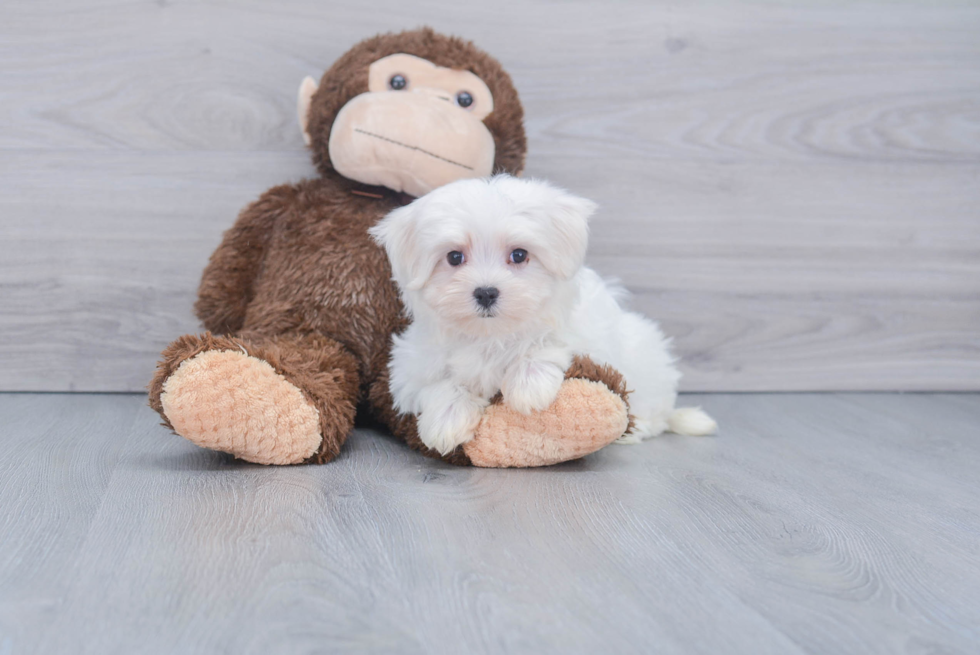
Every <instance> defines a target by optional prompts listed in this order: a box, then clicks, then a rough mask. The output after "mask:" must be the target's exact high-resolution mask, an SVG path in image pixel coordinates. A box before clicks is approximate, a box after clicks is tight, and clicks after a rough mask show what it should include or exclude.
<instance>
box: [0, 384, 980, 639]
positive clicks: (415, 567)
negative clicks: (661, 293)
mask: <svg viewBox="0 0 980 655" xmlns="http://www.w3.org/2000/svg"><path fill="white" fill-rule="evenodd" d="M685 401H686V402H689V403H693V402H698V403H701V404H703V406H704V407H705V408H706V409H707V410H708V411H710V412H712V413H713V414H714V415H715V416H716V417H717V418H718V419H719V421H720V422H721V425H722V428H723V432H722V434H721V436H719V437H717V438H706V439H693V438H680V437H674V436H667V437H663V438H659V439H655V440H653V441H649V442H646V443H644V444H642V445H639V446H634V447H623V446H618V447H610V448H607V449H605V450H604V451H601V452H600V453H597V454H595V455H593V456H590V457H588V458H585V459H584V460H581V461H578V462H573V463H569V464H565V465H562V466H558V467H554V468H549V469H543V470H530V471H490V470H479V469H466V468H454V467H450V466H446V465H443V464H441V463H438V462H433V461H429V460H425V459H424V458H421V457H419V456H417V455H416V454H414V453H412V452H410V451H408V450H407V449H406V448H405V447H403V446H402V445H400V444H398V443H397V442H395V441H393V440H391V439H389V438H387V437H385V436H383V435H379V434H376V433H372V432H369V431H359V432H357V433H356V434H355V435H354V436H353V438H352V440H351V441H350V442H349V444H348V446H347V447H346V448H345V451H344V453H343V454H342V456H341V457H340V459H338V460H337V461H335V462H333V463H331V464H328V465H324V466H319V467H315V466H307V467H290V468H264V467H258V466H251V465H244V464H240V463H236V462H234V461H232V460H230V459H228V458H226V457H224V456H222V455H218V454H214V453H210V452H208V451H203V450H200V449H196V448H195V447H193V446H192V445H191V444H189V443H187V442H184V441H183V440H181V439H179V438H177V437H175V436H173V435H171V434H169V433H168V432H167V431H166V430H164V429H163V428H161V427H160V426H158V425H157V423H156V422H157V419H156V417H155V416H154V415H153V413H152V412H151V411H150V410H149V409H148V408H146V407H145V406H144V399H143V398H142V397H140V396H106V395H94V396H93V395H81V394H75V395H72V396H65V395H56V394H49V395H41V396H35V395H0V424H2V425H4V426H5V428H4V437H5V442H6V443H8V444H9V445H10V446H11V447H13V449H14V451H15V454H17V455H18V457H17V462H16V464H14V463H12V462H11V461H10V460H7V463H6V465H4V468H3V470H2V473H3V477H2V478H0V521H3V523H2V527H3V531H2V532H0V535H2V537H0V539H2V543H3V547H2V549H0V553H2V554H3V556H2V557H0V581H3V582H4V584H0V644H3V647H4V648H5V649H6V650H7V652H15V653H21V652H23V653H32V652H65V651H71V652H93V653H94V652H99V653H106V652H120V653H122V652H134V651H139V652H145V653H155V652H182V653H195V652H215V651H221V652H235V653H253V652H254V653H264V652H273V651H275V652H296V651H303V652H305V651H315V652H392V651H397V652H427V653H441V652H447V653H450V652H474V653H482V652H540V653H548V652H562V653H569V652H650V651H651V650H656V651H657V652H663V653H709V652H710V653H716V652H726V653H769V652H772V653H794V652H801V653H803V652H805V653H842V652H862V653H896V652H910V653H911V652H925V651H929V652H946V653H972V652H975V651H976V650H977V648H978V646H980V631H978V630H977V626H978V625H980V592H978V591H977V590H978V589H980V560H978V558H977V550H976V548H977V543H980V513H978V511H977V509H976V508H977V506H978V501H980V486H978V485H977V483H976V480H975V478H976V476H975V471H976V470H977V467H978V465H980V438H978V437H980V432H978V428H977V425H978V424H980V396H977V395H905V396H900V395H887V394H852V395H848V394H823V395H813V394H810V395H752V394H739V395H707V396H700V397H690V396H689V397H687V398H685ZM134 412H136V420H135V423H134V421H133V418H134ZM70 452H73V453H75V455H74V456H63V455H65V454H67V453H70ZM100 460H102V463H101V464H100ZM92 471H100V472H99V473H96V475H95V476H93V477H94V479H93V477H89V474H90V473H91V472H92ZM28 488H30V489H34V490H35V491H34V493H33V494H32V498H33V500H32V501H31V504H30V505H29V506H28V507H29V508H30V509H29V510H28V511H24V510H25V505H24V502H25V500H24V495H23V493H18V491H20V490H23V489H28ZM77 509H82V510H83V511H76V510H77ZM63 523H67V524H70V525H72V526H74V527H70V528H69V527H65V526H64V525H62V524H63ZM42 545H43V547H42ZM10 553H16V555H15V556H10ZM55 554H57V562H55V561H53V560H52V559H51V558H52V557H54V556H55ZM11 580H14V581H16V584H10V582H9V581H11Z"/></svg>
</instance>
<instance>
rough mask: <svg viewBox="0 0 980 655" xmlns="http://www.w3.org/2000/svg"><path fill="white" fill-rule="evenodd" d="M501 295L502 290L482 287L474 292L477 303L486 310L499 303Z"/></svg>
mask: <svg viewBox="0 0 980 655" xmlns="http://www.w3.org/2000/svg"><path fill="white" fill-rule="evenodd" d="M499 295H500V290H498V289H497V287H480V288H478V289H475V290H474V291H473V297H474V298H476V302H477V304H478V305H480V307H483V308H484V309H490V308H491V307H493V304H494V303H495V302H497V296H499Z"/></svg>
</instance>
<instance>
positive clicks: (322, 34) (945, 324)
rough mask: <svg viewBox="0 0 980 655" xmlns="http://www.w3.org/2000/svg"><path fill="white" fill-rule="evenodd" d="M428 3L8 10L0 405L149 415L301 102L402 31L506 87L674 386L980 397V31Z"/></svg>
mask: <svg viewBox="0 0 980 655" xmlns="http://www.w3.org/2000/svg"><path fill="white" fill-rule="evenodd" d="M448 7H449V5H448V4H446V3H445V2H431V3H425V4H421V5H419V4H416V5H412V6H407V5H405V4H404V3H396V2H393V1H392V0H384V1H383V2H381V3H374V4H372V5H371V6H370V7H367V6H364V5H363V3H361V4H357V3H321V2H313V1H312V0H296V1H293V2H287V3H279V4H277V5H276V7H275V8H271V7H268V6H265V5H262V4H259V3H236V4H235V5H227V4H221V3H196V4H183V3H175V4H170V3H156V4H154V3H140V4H122V5H120V4H117V3H109V4H105V3H95V2H90V3H70V4H69V3H63V2H55V3H53V4H39V3H22V4H20V5H18V6H14V7H7V8H5V10H4V20H3V21H2V22H0V216H2V217H3V218H2V220H0V362H2V363H3V365H2V366H0V389H5V390H89V391H135V390H138V389H141V388H142V387H143V386H144V385H145V384H146V381H147V379H148V376H149V372H150V370H151V369H152V364H153V361H154V360H155V358H156V356H157V353H158V352H159V350H160V349H161V348H162V347H163V346H164V345H165V344H166V343H167V342H168V341H169V340H170V339H172V338H174V337H176V336H178V335H180V334H182V333H185V332H189V331H194V330H196V329H197V324H196V321H195V320H194V319H193V317H192V316H191V313H190V308H191V304H192V301H193V294H194V289H195V287H196V283H197V279H198V276H199V274H200V270H201V268H202V267H203V264H204V262H205V261H206V258H207V255H208V254H209V252H210V251H211V249H212V248H213V247H214V245H215V244H216V243H217V240H218V238H219V235H220V233H221V231H222V230H223V229H224V228H226V227H227V226H229V225H230V224H231V222H232V221H233V220H234V216H235V214H236V213H237V211H238V210H239V209H240V208H241V207H242V206H244V205H245V204H246V203H247V202H248V201H249V200H251V199H253V198H254V197H256V196H257V195H258V194H259V193H261V192H262V191H263V190H264V189H265V188H267V187H269V186H271V185H272V184H275V183H278V182H284V181H289V180H295V179H299V178H300V177H302V176H303V175H307V174H310V172H311V170H312V169H311V167H310V165H309V163H308V161H307V158H306V155H305V153H304V151H303V150H302V144H301V141H300V138H299V134H298V130H297V129H296V127H295V118H294V97H295V88H296V85H297V83H298V81H299V80H300V79H301V78H302V77H303V76H304V75H307V74H318V73H319V72H320V71H321V70H322V69H323V68H324V67H325V66H326V65H328V64H329V63H330V62H332V61H333V59H334V58H336V57H337V56H338V55H339V54H340V53H342V52H343V51H344V50H345V49H346V48H347V47H349V46H350V45H351V44H352V43H353V42H355V41H356V40H358V39H359V38H361V37H362V36H366V35H369V34H371V33H374V32H376V31H378V30H384V29H401V28H403V27H407V26H413V25H417V24H419V23H423V22H427V23H430V24H432V25H434V26H435V27H437V28H438V29H442V30H444V31H449V32H457V33H461V34H464V35H465V36H467V37H469V38H473V39H475V40H476V41H477V42H478V43H479V44H480V45H482V46H483V47H485V48H486V49H488V50H489V51H490V52H492V53H494V54H495V55H497V56H499V57H500V59H501V60H502V61H503V63H504V64H505V66H507V68H508V69H509V70H510V71H511V72H512V74H513V76H514V78H515V81H516V83H517V85H518V88H519V89H520V91H521V93H522V96H523V98H524V101H525V105H526V109H527V117H528V120H527V126H528V132H529V137H530V158H529V165H528V173H529V174H532V175H536V176H541V177H546V178H549V179H552V180H554V181H555V182H557V183H560V184H564V185H566V186H568V187H570V188H572V189H574V190H575V191H578V192H580V193H582V194H585V195H589V196H591V197H593V198H595V199H597V200H598V201H599V202H600V203H601V204H602V205H603V210H602V213H601V214H600V216H599V218H598V219H597V223H596V230H595V238H594V243H593V252H592V259H591V261H592V262H593V263H594V264H595V265H596V266H597V267H598V268H599V269H600V270H602V271H603V272H605V273H607V274H611V275H617V276H619V277H621V278H622V279H623V280H624V281H625V282H626V284H627V285H628V286H629V287H630V288H632V289H633V290H634V291H635V292H637V294H638V298H637V307H638V308H640V309H641V310H643V311H645V312H647V313H649V314H650V315H652V316H654V317H656V318H658V319H660V320H661V321H662V322H663V324H664V327H665V328H666V330H667V331H668V332H669V333H671V334H673V335H674V336H675V342H676V347H677V350H678V352H679V354H680V355H681V357H682V358H683V368H684V372H685V379H684V383H683V384H684V386H685V388H686V389H688V390H736V391H746V390H834V389H853V390H868V389H872V390H873V389H904V390H929V389H938V390H976V389H978V388H980V333H978V331H977V326H978V325H980V296H978V291H980V122H978V119H977V116H978V114H977V107H978V106H980V91H978V89H980V67H978V66H977V65H976V63H977V62H978V61H980V7H977V6H976V5H975V4H973V3H963V2H945V1H944V2H929V3H926V2H907V3H902V4H898V5H896V4H894V3H888V4H880V3H874V2H870V3H864V2H847V1H841V2H824V1H822V0H809V1H808V2H805V3H780V2H761V3H756V2H749V1H747V0H746V1H739V2H713V1H705V2H696V3H687V4H685V5H683V6H678V5H676V4H675V3H666V2H645V3H640V2H625V3H621V4H619V5H617V6H616V9H615V10H610V9H609V8H608V7H607V6H606V5H604V4H601V3H599V4H590V3H575V4H572V5H568V4H567V3H555V2H552V1H538V2H521V3H516V1H511V0H506V1H503V2H502V3H496V4H495V5H494V7H493V8H489V7H483V6H480V5H466V6H457V5H453V6H452V10H451V11H450V10H449V9H448ZM518 13H519V14H520V15H521V16H522V20H520V21H514V20H513V16H514V15H517V14H518Z"/></svg>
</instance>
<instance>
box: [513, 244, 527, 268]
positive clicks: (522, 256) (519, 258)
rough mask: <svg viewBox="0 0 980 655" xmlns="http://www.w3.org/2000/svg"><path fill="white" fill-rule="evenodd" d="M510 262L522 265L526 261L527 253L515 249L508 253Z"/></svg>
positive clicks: (521, 249)
mask: <svg viewBox="0 0 980 655" xmlns="http://www.w3.org/2000/svg"><path fill="white" fill-rule="evenodd" d="M510 261H511V262H512V263H514V264H523V263H524V262H526V261H527V251H526V250H524V249H523V248H515V249H514V251H513V252H511V253H510Z"/></svg>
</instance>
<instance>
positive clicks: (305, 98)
mask: <svg viewBox="0 0 980 655" xmlns="http://www.w3.org/2000/svg"><path fill="white" fill-rule="evenodd" d="M318 88H320V85H319V84H317V83H316V80H314V79H313V78H312V77H310V76H309V75H307V76H306V77H304V78H303V83H302V84H300V85H299V98H298V99H297V103H296V116H297V118H299V129H301V130H303V141H304V142H305V143H306V145H310V143H312V142H313V139H311V138H310V132H309V130H308V129H307V127H308V125H309V123H310V104H311V103H312V102H313V94H314V93H316V90H317V89H318Z"/></svg>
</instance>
